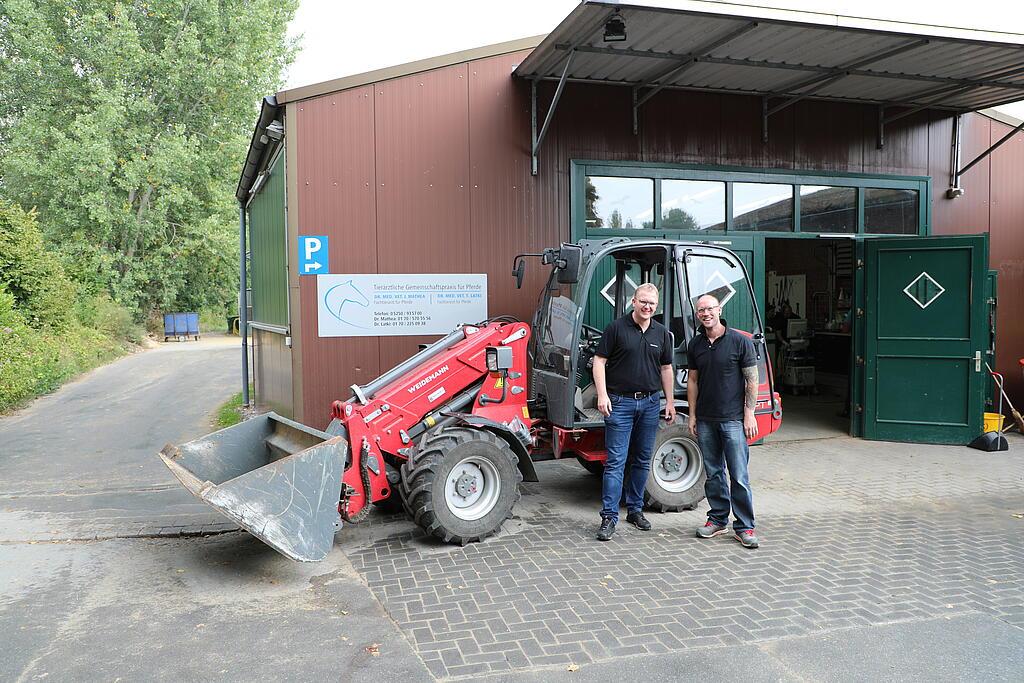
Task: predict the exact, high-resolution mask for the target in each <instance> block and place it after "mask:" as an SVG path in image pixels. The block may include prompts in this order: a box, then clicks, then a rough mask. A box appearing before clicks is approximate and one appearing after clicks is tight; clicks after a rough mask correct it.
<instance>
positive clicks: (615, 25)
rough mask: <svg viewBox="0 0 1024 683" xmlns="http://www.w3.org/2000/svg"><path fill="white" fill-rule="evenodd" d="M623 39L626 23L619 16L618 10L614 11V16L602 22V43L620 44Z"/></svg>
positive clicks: (624, 37)
mask: <svg viewBox="0 0 1024 683" xmlns="http://www.w3.org/2000/svg"><path fill="white" fill-rule="evenodd" d="M625 39H626V21H625V20H624V19H623V18H622V15H621V14H619V10H615V14H613V15H612V16H610V17H608V21H606V22H604V42H606V43H621V42H622V41H624V40H625Z"/></svg>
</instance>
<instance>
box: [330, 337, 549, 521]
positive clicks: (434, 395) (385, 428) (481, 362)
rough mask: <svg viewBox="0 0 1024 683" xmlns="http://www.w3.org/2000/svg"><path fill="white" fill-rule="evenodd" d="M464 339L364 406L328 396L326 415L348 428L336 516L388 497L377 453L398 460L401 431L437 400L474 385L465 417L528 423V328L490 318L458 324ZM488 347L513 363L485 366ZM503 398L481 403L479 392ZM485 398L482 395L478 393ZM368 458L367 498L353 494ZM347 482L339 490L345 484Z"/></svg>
mask: <svg viewBox="0 0 1024 683" xmlns="http://www.w3.org/2000/svg"><path fill="white" fill-rule="evenodd" d="M461 329H462V332H463V333H464V338H463V340H462V341H461V342H457V343H455V344H454V345H453V346H452V347H451V348H450V349H447V350H445V351H443V352H442V353H440V354H438V355H437V356H434V357H433V358H430V359H429V360H428V361H426V362H424V363H423V364H422V365H420V366H418V367H417V368H416V370H415V371H413V372H409V373H407V374H405V375H404V376H402V377H400V378H399V379H396V380H395V381H393V382H391V383H390V384H387V385H386V386H384V387H383V388H381V389H380V390H378V391H377V392H376V393H375V394H374V395H373V396H372V397H371V398H370V399H369V401H368V402H367V403H366V404H361V403H360V402H359V401H358V400H356V399H350V400H349V401H346V402H341V401H336V402H335V403H334V405H333V407H332V413H333V417H334V418H336V419H337V420H339V421H340V422H341V424H342V425H344V426H345V428H346V430H347V432H348V438H349V444H350V453H351V456H350V457H351V464H350V465H349V466H348V467H346V468H345V474H344V477H343V479H342V484H343V494H342V495H343V498H344V492H345V491H349V492H350V494H349V496H348V498H347V500H343V501H342V507H343V509H342V510H341V512H342V514H343V515H344V516H345V517H346V518H349V519H352V518H355V516H356V515H358V514H359V513H360V512H361V511H362V510H363V508H364V507H365V506H366V505H367V504H368V503H371V502H374V501H378V500H382V499H384V498H387V497H389V496H390V495H391V485H390V484H389V482H388V480H387V476H386V474H385V468H384V465H383V463H384V462H385V461H386V460H387V458H386V457H385V455H388V456H391V457H395V458H400V459H405V458H406V457H407V454H408V452H407V448H408V447H409V445H410V444H411V442H412V438H411V437H410V436H409V433H410V431H412V430H413V429H414V428H415V427H416V426H417V425H422V426H423V427H425V428H430V427H433V426H434V424H435V423H436V422H438V421H440V420H441V419H442V418H443V415H442V414H441V412H442V411H443V409H444V405H445V404H446V403H448V402H450V401H451V400H452V398H453V397H454V396H456V395H457V394H459V393H461V392H464V391H466V390H467V389H470V388H472V387H474V386H475V385H479V384H480V382H481V380H483V384H482V385H481V386H480V388H479V390H478V392H477V395H476V396H474V397H473V401H472V409H471V410H469V411H466V412H469V413H470V414H472V415H479V416H482V417H486V418H488V419H491V420H494V421H496V422H501V423H507V422H509V421H511V420H512V419H518V420H519V421H520V422H522V423H523V424H524V425H525V427H526V428H527V429H529V428H530V427H531V426H532V424H533V422H532V420H531V419H530V413H529V410H528V408H527V405H526V400H527V396H528V395H529V394H528V392H527V379H528V372H527V353H526V347H527V344H528V343H529V340H530V326H529V325H527V324H526V323H502V322H495V323H490V324H487V325H484V326H481V327H476V326H472V325H467V326H464V327H463V328H461ZM489 346H508V347H510V348H511V349H512V357H513V363H514V364H513V366H512V368H511V370H509V371H508V372H507V375H506V376H502V375H501V374H498V373H489V372H488V371H487V365H486V359H485V353H486V350H487V347H489ZM503 393H504V400H501V401H494V402H490V401H487V402H485V403H483V404H481V402H480V396H485V397H488V398H492V399H497V398H498V397H500V396H501V395H502V394H503ZM485 400H486V399H485ZM371 457H374V458H376V462H377V463H380V464H379V466H378V467H377V468H376V471H374V468H373V467H370V468H369V472H368V474H369V481H370V496H369V500H367V499H366V497H364V496H362V495H360V492H361V491H362V489H363V484H362V481H361V479H362V472H363V471H364V460H367V459H369V458H371ZM346 487H347V488H346Z"/></svg>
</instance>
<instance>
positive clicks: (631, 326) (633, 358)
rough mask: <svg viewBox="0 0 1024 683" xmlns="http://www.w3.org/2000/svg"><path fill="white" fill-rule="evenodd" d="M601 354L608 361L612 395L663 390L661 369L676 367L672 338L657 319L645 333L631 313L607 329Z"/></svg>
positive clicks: (607, 382) (614, 321) (609, 383)
mask: <svg viewBox="0 0 1024 683" xmlns="http://www.w3.org/2000/svg"><path fill="white" fill-rule="evenodd" d="M597 355H598V356H601V357H602V358H607V359H608V364H607V365H606V366H605V380H606V384H607V388H608V393H611V394H620V395H623V394H632V393H634V392H637V391H660V390H661V388H662V387H661V366H662V365H672V335H671V334H669V331H668V330H667V329H665V326H664V325H662V324H661V323H659V322H657V321H655V320H651V323H650V325H648V326H647V331H646V332H644V331H643V330H641V329H640V326H639V325H637V324H636V322H634V320H633V314H632V313H627V314H626V315H624V316H622V317H621V318H616V319H615V320H613V321H612V322H611V324H610V325H608V327H606V328H605V330H604V334H603V335H602V336H601V341H600V343H599V344H598V345H597Z"/></svg>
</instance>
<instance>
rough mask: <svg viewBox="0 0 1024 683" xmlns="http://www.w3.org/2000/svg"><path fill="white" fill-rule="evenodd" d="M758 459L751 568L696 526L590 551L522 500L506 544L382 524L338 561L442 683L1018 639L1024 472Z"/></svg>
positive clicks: (993, 464)
mask: <svg viewBox="0 0 1024 683" xmlns="http://www.w3.org/2000/svg"><path fill="white" fill-rule="evenodd" d="M1017 443H1018V450H1019V449H1020V447H1022V446H1024V440H1019V441H1018V442H1017ZM829 449H832V451H834V452H829ZM756 456H757V460H758V461H759V467H760V468H761V469H762V470H763V471H762V474H763V475H764V477H763V480H762V486H761V491H762V493H763V495H762V504H763V505H762V508H763V513H759V524H758V531H759V533H760V534H761V535H762V537H763V540H764V543H763V545H762V547H761V548H760V549H758V550H756V551H751V550H746V549H744V548H742V547H741V546H740V545H739V544H738V543H737V542H736V541H734V540H732V538H731V535H730V536H723V537H718V538H715V539H711V540H699V539H697V538H695V537H694V536H693V528H694V526H695V525H696V524H697V523H699V522H701V521H702V520H703V514H704V513H703V512H702V511H700V510H698V511H694V512H690V513H680V514H678V515H653V516H652V521H654V522H655V524H656V526H655V530H654V531H652V532H648V533H642V532H639V531H636V530H634V529H632V527H628V526H626V525H622V526H621V527H620V529H621V530H620V532H619V533H618V534H617V535H616V537H615V538H614V539H613V541H612V542H611V543H596V542H595V541H594V538H593V533H594V527H595V522H596V517H595V516H594V514H593V511H592V510H589V508H588V509H587V510H586V514H580V512H579V511H578V510H576V511H573V510H570V509H567V507H566V505H565V504H564V502H560V501H557V500H552V501H546V500H545V499H544V496H543V495H539V496H538V495H529V494H536V493H540V492H542V491H541V489H540V488H538V487H539V486H540V485H536V484H531V485H528V486H527V491H526V493H527V494H528V495H527V496H526V497H524V501H527V499H532V500H533V502H532V503H529V504H527V505H526V506H525V508H524V510H523V511H522V512H521V513H520V515H519V516H518V518H517V519H516V520H513V521H512V522H511V526H512V527H513V528H514V531H513V532H511V533H504V534H502V535H500V536H498V537H496V538H494V539H491V540H489V541H487V542H485V543H480V544H474V545H469V546H466V547H465V548H449V547H447V546H441V545H439V544H434V543H432V542H431V541H430V540H427V539H424V538H423V537H422V534H421V532H419V531H418V530H416V529H410V527H409V525H408V523H406V522H402V521H401V518H400V516H391V517H384V516H378V517H377V518H376V519H375V521H374V525H373V526H374V529H373V532H372V534H370V536H369V537H368V538H367V539H366V542H365V543H364V544H362V545H359V544H353V545H352V546H351V547H350V548H348V549H347V553H348V555H349V557H350V559H351V561H352V564H353V565H354V566H355V568H356V569H357V570H358V571H359V573H360V574H361V575H362V577H363V579H364V580H365V581H366V583H367V585H368V586H369V587H370V588H371V590H373V591H374V592H375V594H376V595H377V596H378V598H379V600H380V601H381V603H382V604H383V606H384V608H385V609H386V610H387V612H388V613H389V615H390V616H391V617H392V618H393V619H394V621H395V622H396V623H397V624H398V626H399V627H400V628H401V629H402V631H403V632H404V633H405V635H406V636H407V638H408V639H409V640H410V642H411V643H412V644H413V647H414V649H415V651H416V652H417V653H418V654H419V656H420V657H421V658H422V660H423V662H424V663H425V664H426V666H427V668H428V669H429V670H430V671H431V673H432V674H433V675H435V676H437V677H438V678H444V677H462V676H466V677H472V676H480V675H484V674H489V673H496V672H516V671H523V670H528V669H532V668H536V667H543V666H547V665H558V666H560V667H561V670H563V671H564V670H565V667H566V666H567V665H570V664H577V665H584V664H587V663H591V662H606V661H610V660H615V659H616V658H621V657H627V656H635V655H655V654H658V653H672V652H684V651H690V650H694V649H699V648H707V647H728V646H738V645H741V644H749V643H760V642H766V641H772V640H777V639H786V638H792V637H800V636H808V635H815V634H821V633H828V632H832V631H835V630H841V629H854V628H858V627H866V626H879V625H886V624H900V623H905V622H914V621H924V620H929V619H935V618H937V617H959V616H963V615H978V614H981V615H988V616H991V617H993V618H996V619H999V620H1002V621H1003V622H1005V623H1006V624H1008V625H1011V626H1013V627H1016V628H1024V535H1022V534H1021V533H1020V532H1021V530H1022V529H1024V521H1022V519H1021V518H1022V517H1024V492H1022V488H1021V485H1020V482H1021V476H1022V467H1021V464H1022V462H1024V461H1022V459H1021V458H1020V456H1012V457H1011V456H1006V455H1005V454H1004V456H1003V457H1001V458H993V457H991V456H990V455H985V454H979V453H977V452H975V451H969V450H968V449H962V448H943V447H922V446H909V445H908V446H903V445H894V444H882V445H879V444H874V445H872V444H870V443H869V442H863V441H855V440H837V442H836V443H831V444H829V443H816V444H808V445H807V446H805V447H804V450H803V451H801V450H800V447H799V446H794V445H793V444H788V445H786V447H785V449H781V448H780V449H779V450H777V451H772V450H770V449H769V448H765V449H763V450H759V451H758V452H757V453H756ZM914 458H917V461H916V462H914V461H913V459H914ZM908 459H909V460H908ZM557 465H558V466H559V467H562V468H563V469H564V467H563V464H562V463H558V464H557ZM910 465H913V466H910ZM568 472H569V470H565V473H564V476H568ZM756 474H757V473H756V471H755V475H756ZM584 481H585V480H584ZM754 481H755V495H756V494H757V492H758V490H759V489H758V488H757V483H756V482H757V481H758V480H757V479H756V478H755V479H754ZM548 486H557V483H552V484H548ZM549 490H550V489H549ZM588 502H589V501H588ZM591 507H592V506H591ZM704 509H706V508H704ZM389 527H390V528H391V529H392V530H393V532H392V533H390V535H387V534H388V529H389ZM342 536H344V532H343V534H342Z"/></svg>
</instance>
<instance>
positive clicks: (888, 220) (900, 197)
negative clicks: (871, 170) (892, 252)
mask: <svg viewBox="0 0 1024 683" xmlns="http://www.w3.org/2000/svg"><path fill="white" fill-rule="evenodd" d="M917 205H918V201H917V190H890V189H880V188H874V187H869V188H867V189H865V190H864V232H873V233H881V234H885V235H916V234H917V211H918V206H917Z"/></svg>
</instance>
